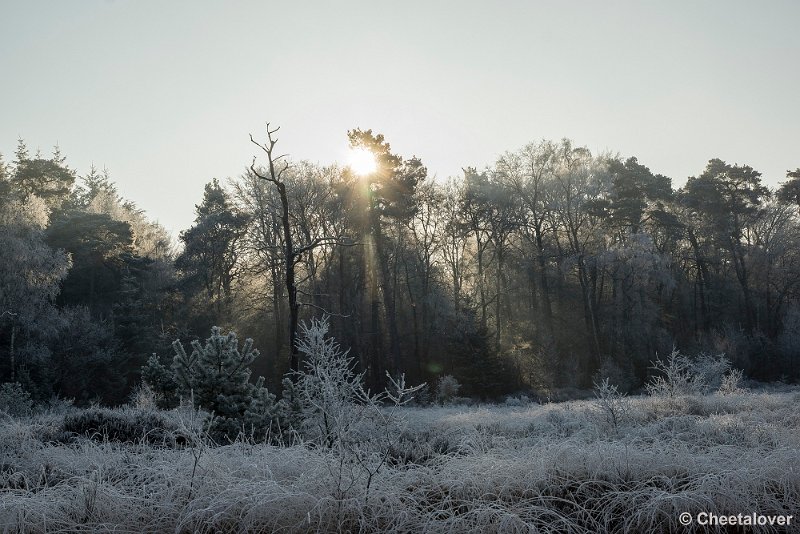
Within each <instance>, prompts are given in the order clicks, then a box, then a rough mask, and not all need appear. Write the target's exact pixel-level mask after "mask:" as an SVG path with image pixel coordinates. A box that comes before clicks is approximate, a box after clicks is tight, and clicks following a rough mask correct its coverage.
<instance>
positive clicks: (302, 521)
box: [0, 389, 800, 533]
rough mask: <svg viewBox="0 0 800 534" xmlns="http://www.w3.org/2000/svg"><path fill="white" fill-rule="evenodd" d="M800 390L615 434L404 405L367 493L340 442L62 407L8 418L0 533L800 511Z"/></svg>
mask: <svg viewBox="0 0 800 534" xmlns="http://www.w3.org/2000/svg"><path fill="white" fill-rule="evenodd" d="M798 401H800V390H797V389H788V390H785V391H782V392H750V393H739V392H734V393H730V394H726V395H720V394H711V395H705V396H701V395H685V396H674V397H626V402H627V403H628V406H627V409H626V413H625V417H624V418H621V419H620V420H619V421H617V428H616V431H614V432H610V431H609V424H608V419H607V413H606V412H605V411H604V408H603V406H602V403H600V402H598V400H587V401H573V402H566V403H561V404H545V405H528V406H524V407H506V406H478V407H464V406H442V407H430V408H413V407H401V408H399V409H397V410H399V415H401V416H402V417H403V418H404V419H405V427H404V429H403V430H402V434H400V435H399V436H397V437H396V439H395V440H394V441H393V444H392V449H391V458H390V460H389V462H388V463H387V464H386V465H385V466H384V468H383V469H381V470H380V471H379V472H378V473H377V474H375V475H374V477H373V479H372V480H371V481H369V483H371V485H372V487H371V490H370V491H365V486H366V484H368V481H367V480H366V477H365V476H364V471H363V470H359V469H358V468H357V466H354V468H353V469H351V470H347V471H344V472H343V471H342V469H341V465H342V464H341V462H342V458H341V455H340V454H339V452H337V449H336V448H327V447H320V446H311V445H309V444H306V445H295V446H291V447H274V446H269V445H264V444H259V443H247V442H237V443H233V444H230V445H226V446H222V447H210V446H209V447H204V448H202V449H199V447H200V446H199V445H197V442H196V441H195V440H191V439H190V440H188V441H187V442H186V445H185V446H184V447H183V448H169V447H156V446H151V445H147V444H144V443H113V442H108V441H106V442H104V441H103V440H89V439H84V438H82V439H75V440H73V441H67V442H61V441H56V440H57V439H58V436H59V431H58V425H59V424H60V421H61V420H62V419H63V417H62V416H61V415H58V414H52V413H50V414H43V415H37V416H32V417H27V418H22V419H11V418H8V417H6V418H5V419H4V420H3V422H2V425H0V525H2V526H3V531H5V532H54V531H61V532H67V531H68V532H75V531H112V530H113V531H117V532H156V531H157V532H218V531H222V532H231V531H261V532H273V531H282V532H307V531H322V532H337V531H348V532H349V531H362V532H386V531H412V532H529V531H539V532H574V533H588V532H667V531H680V532H691V531H692V528H691V527H690V528H686V529H684V528H683V527H681V526H679V525H678V523H677V520H678V515H679V514H680V513H681V512H690V513H693V514H696V513H698V512H701V511H705V512H713V513H715V514H734V515H735V514H738V513H749V512H753V511H755V512H758V513H760V514H766V515H771V514H797V512H798V507H797V505H798V502H800V475H799V474H798V472H797V469H796V466H798V465H800V452H799V451H800V413H799V412H798V411H797V409H796V406H797V403H798ZM127 410H129V411H130V410H131V409H127ZM162 415H164V416H165V417H168V418H176V419H177V418H178V417H179V414H177V413H176V412H166V413H162ZM184 416H185V414H184V415H183V416H180V417H184ZM176 424H177V422H176ZM177 426H180V425H177ZM184 428H185V425H184ZM196 432H200V430H199V429H198V430H196ZM62 441H63V440H62ZM382 446H383V445H382ZM343 490H346V491H343ZM752 531H753V532H774V531H775V530H770V527H768V526H764V527H754V528H753V530H752Z"/></svg>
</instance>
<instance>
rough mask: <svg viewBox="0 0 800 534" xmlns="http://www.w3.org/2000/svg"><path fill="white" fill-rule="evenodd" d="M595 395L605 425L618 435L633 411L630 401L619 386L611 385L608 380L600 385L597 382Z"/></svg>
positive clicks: (605, 379) (604, 380)
mask: <svg viewBox="0 0 800 534" xmlns="http://www.w3.org/2000/svg"><path fill="white" fill-rule="evenodd" d="M594 394H595V397H596V399H597V400H596V402H597V405H598V406H599V407H600V411H601V413H602V414H603V418H604V422H605V424H607V425H608V426H609V427H610V428H611V430H612V432H613V434H614V435H617V434H618V433H619V427H620V425H621V424H622V423H623V422H624V421H625V420H626V419H627V417H628V414H629V413H630V411H631V403H630V400H629V399H628V398H627V397H626V396H625V394H624V393H621V392H620V391H619V389H617V386H615V385H612V384H610V383H609V380H608V378H604V379H603V380H602V381H601V382H599V383H598V382H595V384H594Z"/></svg>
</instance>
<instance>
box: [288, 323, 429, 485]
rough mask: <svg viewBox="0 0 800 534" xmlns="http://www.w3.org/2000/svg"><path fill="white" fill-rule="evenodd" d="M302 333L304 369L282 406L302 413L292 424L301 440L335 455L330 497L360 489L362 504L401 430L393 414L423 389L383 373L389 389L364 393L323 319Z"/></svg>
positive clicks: (358, 375)
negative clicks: (288, 406)
mask: <svg viewBox="0 0 800 534" xmlns="http://www.w3.org/2000/svg"><path fill="white" fill-rule="evenodd" d="M300 330H301V338H300V340H299V341H298V343H297V348H298V350H299V351H300V352H301V353H303V354H304V355H305V358H304V362H303V363H304V369H303V371H302V372H300V373H298V375H297V376H296V382H295V383H294V384H291V383H290V384H288V385H289V386H290V392H291V394H290V396H289V397H288V398H286V395H285V396H284V401H283V402H284V403H286V402H290V403H293V404H294V406H295V408H294V410H289V412H290V413H291V412H293V411H297V410H299V411H300V417H296V418H295V419H296V420H297V421H298V422H299V423H300V428H299V429H297V430H298V431H299V433H300V435H301V436H302V438H304V439H305V440H307V441H310V442H312V443H314V444H315V445H318V446H322V447H324V448H326V449H330V450H332V451H333V452H334V453H335V455H334V461H333V462H332V463H331V464H329V474H330V476H331V481H330V482H331V484H332V486H333V488H334V489H333V493H334V496H335V497H336V498H337V499H344V498H346V497H347V496H348V495H350V494H351V493H352V491H354V490H355V488H363V491H364V498H365V499H366V498H367V497H368V495H369V490H370V486H371V484H372V481H373V478H374V477H375V475H376V474H377V473H378V472H379V471H380V470H381V469H382V468H383V467H384V466H385V465H386V462H387V461H388V460H389V456H390V454H391V452H392V451H393V450H394V449H395V445H396V443H397V442H398V441H399V439H400V435H401V433H402V430H403V421H402V420H401V419H400V418H399V417H397V416H396V415H395V412H394V409H396V408H398V407H399V406H401V405H403V404H406V403H407V402H408V401H410V400H411V399H412V397H411V394H413V393H414V392H416V391H418V390H419V389H420V387H421V386H418V387H411V388H410V387H406V385H405V377H404V376H403V375H401V376H400V377H399V378H398V379H394V378H392V377H391V376H389V375H388V373H387V377H388V378H389V381H390V383H391V387H390V389H389V390H386V391H383V392H381V393H377V394H372V393H370V392H368V391H366V390H365V389H364V386H363V376H364V375H363V373H357V372H356V371H355V365H356V364H355V362H354V360H353V358H351V357H350V356H349V355H348V352H349V351H345V350H342V349H341V347H340V346H339V344H338V343H337V342H336V340H335V339H334V338H332V337H328V336H327V334H328V321H327V318H323V319H319V320H318V319H312V320H311V323H310V324H306V323H302V324H301V326H300ZM385 404H389V406H390V408H386V407H385V406H384V405H385Z"/></svg>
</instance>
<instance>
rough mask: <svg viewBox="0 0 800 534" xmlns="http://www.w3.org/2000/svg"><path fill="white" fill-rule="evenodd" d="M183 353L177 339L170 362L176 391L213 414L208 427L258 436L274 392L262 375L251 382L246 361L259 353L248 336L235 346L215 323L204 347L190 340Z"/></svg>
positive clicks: (226, 434) (225, 434) (222, 433)
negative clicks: (188, 349)
mask: <svg viewBox="0 0 800 534" xmlns="http://www.w3.org/2000/svg"><path fill="white" fill-rule="evenodd" d="M191 345H192V349H193V350H192V352H191V353H190V354H187V353H186V350H185V349H184V348H183V345H182V344H181V342H180V341H179V340H176V341H175V342H174V343H173V344H172V347H173V348H174V350H175V358H174V360H173V363H172V369H173V372H174V380H175V382H176V383H177V389H178V394H179V395H181V396H183V397H184V398H189V397H191V398H193V399H194V403H195V405H197V406H199V407H202V408H204V409H206V410H208V411H210V412H212V413H213V415H214V419H213V422H212V424H211V428H210V431H211V433H212V435H213V436H215V437H217V438H222V439H229V440H232V439H235V438H236V437H237V436H238V435H239V434H240V433H242V432H244V434H245V435H247V436H252V437H256V438H263V437H264V435H265V434H266V432H267V431H268V429H269V427H270V424H271V418H272V414H273V411H274V409H273V408H274V406H275V396H274V395H272V394H271V393H269V392H268V391H267V389H266V388H265V387H264V378H263V377H259V379H258V381H257V382H256V383H255V384H253V383H251V382H250V373H251V370H250V364H251V363H253V360H255V359H256V358H257V357H258V356H259V352H258V350H256V349H254V348H253V340H252V339H247V340H246V341H245V343H244V346H243V347H242V348H241V350H240V349H239V340H238V339H237V337H236V334H235V333H233V332H229V333H228V335H227V336H226V335H223V334H222V330H221V329H220V328H219V327H217V326H215V327H213V328H212V329H211V337H209V338H208V339H207V340H206V342H205V345H201V344H200V342H199V341H198V340H195V341H192V344H191Z"/></svg>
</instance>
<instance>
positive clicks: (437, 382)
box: [0, 125, 800, 534]
mask: <svg viewBox="0 0 800 534" xmlns="http://www.w3.org/2000/svg"><path fill="white" fill-rule="evenodd" d="M278 134H279V130H278V129H277V128H270V126H269V125H267V130H266V132H265V133H264V134H263V135H262V136H261V137H260V138H259V137H251V141H252V147H253V152H254V155H255V157H254V159H253V160H252V162H250V163H249V164H248V162H244V165H243V170H242V171H241V173H240V174H239V175H238V176H236V177H233V178H228V179H225V180H219V179H216V178H212V179H211V181H209V182H207V183H206V184H205V186H204V188H203V190H202V192H201V191H200V190H199V189H200V188H198V191H197V192H196V196H197V199H198V200H197V204H196V211H195V213H196V217H195V220H194V223H193V224H192V225H191V226H190V227H189V228H187V229H185V230H184V231H182V232H181V233H180V236H179V242H174V241H173V240H172V238H171V236H170V234H169V233H168V232H167V230H165V228H163V227H162V226H160V225H159V224H158V223H155V222H153V221H152V220H150V219H149V218H148V216H147V214H145V213H144V212H143V211H142V210H141V209H139V208H138V207H137V206H136V204H135V203H134V202H132V201H130V200H127V199H125V198H123V197H122V196H121V195H120V193H119V191H118V189H117V186H116V185H115V184H114V182H113V180H112V178H111V176H110V173H108V172H107V171H105V170H103V171H99V170H97V169H95V168H90V169H89V170H88V171H87V172H85V173H84V174H79V172H78V171H77V170H75V169H72V168H71V167H70V166H69V164H68V163H67V159H66V158H65V156H64V155H63V154H62V153H61V152H60V150H59V149H58V148H56V149H55V150H54V152H53V153H52V155H51V156H49V157H45V156H43V155H42V154H41V153H39V152H36V153H35V154H33V155H31V153H30V151H29V149H28V148H27V146H26V144H25V142H23V141H20V142H19V146H18V148H17V151H16V154H15V155H14V158H13V161H11V162H10V163H2V164H0V250H2V254H0V384H1V385H0V526H2V530H3V531H4V532H6V531H8V532H19V533H23V532H24V533H40V532H42V533H44V532H108V531H117V532H208V533H211V532H214V533H217V532H231V533H233V532H365V533H372V532H374V533H379V532H437V533H439V532H453V533H462V532H476V533H478V532H480V533H485V532H496V533H507V532H508V533H510V532H520V533H522V532H549V533H574V534H588V533H628V532H665V533H666V532H687V533H689V532H698V533H699V532H712V531H713V532H718V531H726V530H725V529H724V528H722V529H720V527H721V526H722V527H724V526H731V525H734V526H738V527H739V528H744V527H746V528H747V531H748V532H758V533H764V534H766V533H770V534H772V533H776V532H793V531H795V530H796V528H795V524H796V522H794V523H793V521H794V519H795V515H797V514H798V503H799V502H800V478H798V476H797V474H796V471H795V470H794V469H793V468H792V466H794V465H797V461H798V450H800V432H798V430H800V418H798V416H797V410H796V406H797V402H798V400H800V392H798V387H797V386H796V385H793V382H796V380H797V378H798V369H797V363H796V362H797V360H798V355H800V301H799V298H800V287H798V282H800V262H799V261H798V260H799V259H800V258H798V253H799V252H800V247H798V244H800V243H798V241H799V240H800V217H798V215H799V213H798V208H799V207H800V169H798V170H795V171H791V172H788V173H787V176H786V181H785V182H783V183H782V184H781V185H780V186H779V187H778V188H777V189H771V188H769V187H767V186H766V185H764V183H763V182H762V179H761V175H760V174H759V172H758V171H756V170H755V169H753V168H751V167H749V166H747V165H744V164H731V163H726V162H724V161H722V160H720V159H711V160H709V162H708V164H707V166H706V168H705V169H700V170H699V174H698V175H697V176H693V177H689V178H688V180H686V182H685V185H683V186H681V187H678V188H675V187H674V185H673V183H672V180H671V179H670V178H668V177H665V176H662V175H660V174H654V173H653V172H652V171H651V170H650V169H649V168H648V167H647V166H646V165H645V164H644V163H640V162H639V161H638V160H637V159H636V158H635V157H621V156H619V155H616V154H606V153H604V154H592V153H591V152H590V151H589V150H588V149H587V148H585V147H580V146H576V145H575V144H573V143H572V142H571V141H569V140H566V139H564V140H561V141H536V142H533V143H531V144H529V145H526V146H524V147H523V148H521V149H517V150H515V151H509V152H506V153H504V154H502V155H501V156H500V157H498V158H497V161H495V162H494V163H493V164H491V165H489V166H487V167H485V168H483V169H481V170H478V169H476V168H474V167H465V168H464V169H463V176H459V177H451V178H449V179H447V180H442V179H439V178H437V177H432V176H429V175H428V172H427V169H426V167H425V164H424V162H422V161H421V160H420V159H418V158H416V157H413V156H410V157H406V156H404V155H399V154H396V153H394V152H393V151H392V148H391V146H390V144H389V142H388V141H387V140H386V139H385V138H384V137H383V136H382V135H381V134H378V133H374V132H373V131H372V130H362V129H354V130H351V131H349V132H347V136H348V137H347V138H348V140H349V142H350V146H351V148H352V150H353V152H352V158H351V161H350V162H349V163H348V164H346V165H340V164H334V165H330V166H321V165H318V164H312V163H308V162H304V161H291V160H289V159H288V157H286V156H282V155H280V154H281V153H280V145H279V138H278ZM205 179H206V178H204V180H205ZM201 193H202V195H201ZM189 196H190V194H189V192H187V199H186V200H187V201H188V197H189ZM184 200H185V199H183V198H181V199H174V201H175V202H182V201H184ZM240 336H241V338H242V339H244V342H243V343H240ZM256 377H257V378H256Z"/></svg>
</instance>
